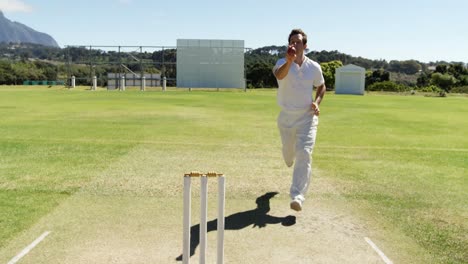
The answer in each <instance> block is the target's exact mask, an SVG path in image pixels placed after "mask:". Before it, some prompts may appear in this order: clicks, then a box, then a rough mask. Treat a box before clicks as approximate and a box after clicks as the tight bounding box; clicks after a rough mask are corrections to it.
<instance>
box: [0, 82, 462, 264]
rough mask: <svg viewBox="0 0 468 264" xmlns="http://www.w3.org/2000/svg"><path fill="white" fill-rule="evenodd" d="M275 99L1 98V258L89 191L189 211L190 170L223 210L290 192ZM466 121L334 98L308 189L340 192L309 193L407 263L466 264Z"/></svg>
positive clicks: (133, 94) (385, 100)
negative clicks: (219, 185) (220, 175)
mask: <svg viewBox="0 0 468 264" xmlns="http://www.w3.org/2000/svg"><path fill="white" fill-rule="evenodd" d="M275 96H276V92H275V90H253V91H247V92H246V93H245V92H242V91H221V92H216V91H193V92H188V91H185V90H169V91H167V92H160V91H157V92H156V91H149V92H139V91H136V90H133V91H132V90H129V91H126V92H118V91H112V92H110V91H105V90H99V91H96V92H91V91H89V90H86V89H84V88H76V89H74V90H67V89H64V88H39V87H21V86H19V87H11V86H4V87H0V112H1V117H0V250H1V249H2V248H4V247H6V246H7V245H8V244H9V243H10V241H11V240H12V239H14V238H15V237H17V236H19V235H20V234H21V233H22V232H25V231H26V230H27V229H29V228H31V227H32V226H33V225H34V224H35V223H36V222H38V221H39V220H40V219H41V218H42V217H44V216H46V215H47V214H49V213H51V212H52V211H53V210H54V209H55V208H57V207H58V206H60V205H61V204H62V203H64V202H65V201H66V200H68V199H70V197H73V196H74V195H75V194H76V193H77V192H80V191H86V192H88V193H94V194H99V195H108V196H121V197H132V196H136V197H153V198H154V197H155V198H176V199H178V198H180V200H181V199H182V198H181V197H182V196H181V193H180V192H178V191H177V190H178V187H180V184H181V176H182V175H183V173H184V172H187V171H190V170H201V171H207V170H218V171H223V172H225V173H227V174H228V175H231V176H232V177H233V178H234V179H233V180H231V182H230V183H231V184H232V185H231V187H230V188H228V190H227V199H244V198H245V199H250V198H252V197H256V195H257V194H258V193H259V192H260V193H262V192H267V191H271V190H272V189H279V190H280V191H282V192H284V193H287V191H288V186H282V185H281V184H282V181H281V182H280V181H279V180H278V179H276V178H277V177H278V176H284V177H286V178H287V177H290V175H289V174H288V175H282V174H285V172H284V169H283V168H282V163H281V160H280V142H279V135H278V131H277V128H276V116H277V114H278V111H279V109H278V107H277V106H276V97H275ZM467 113H468V98H467V97H447V98H436V97H423V96H400V95H385V94H371V95H366V96H336V95H334V94H327V95H326V97H325V99H324V101H323V104H322V106H321V117H320V126H319V132H318V138H317V144H316V148H315V150H314V164H313V166H314V173H315V174H314V180H313V182H312V185H314V181H316V180H318V181H319V182H327V183H328V184H329V185H328V186H331V188H330V189H321V190H318V191H315V192H314V191H311V192H310V194H309V196H310V197H311V199H312V197H314V198H313V199H318V198H320V199H324V200H327V201H333V200H340V201H341V202H343V203H344V204H346V205H347V206H349V207H350V208H352V209H353V211H354V212H356V213H357V214H358V215H359V216H360V218H362V219H364V221H365V222H366V223H368V224H369V226H372V227H374V229H376V230H381V232H380V233H379V235H380V236H381V237H384V236H388V235H389V234H390V236H391V234H392V233H393V232H398V233H399V234H400V235H399V236H395V237H405V239H407V240H410V241H414V242H415V245H416V247H418V249H417V250H414V249H411V248H403V246H402V245H405V244H404V243H403V244H402V245H398V244H399V243H398V242H399V241H390V240H384V241H385V242H384V247H385V248H387V249H388V251H389V252H390V253H392V254H393V255H394V259H396V260H400V261H399V262H402V263H415V262H416V263H417V262H419V261H418V260H420V263H427V261H430V262H433V263H466V262H467V261H468V254H467V252H468V238H467V234H468V221H467V219H468V203H467V201H468V173H467V169H468V118H467ZM129 157H131V158H132V159H131V160H130V159H129ZM149 157H151V158H149ZM145 159H148V162H147V163H143V164H144V165H143V166H144V168H141V166H142V165H141V163H142V162H141V161H144V160H145ZM138 160H139V161H140V163H137V161H138ZM125 161H128V162H127V163H125ZM132 162H133V163H132ZM119 164H121V165H119ZM129 164H130V165H129ZM132 164H135V165H134V166H132ZM103 172H105V173H103ZM103 175H104V176H103ZM257 175H261V176H260V177H256V176H257ZM162 179H166V180H165V181H164V183H163V182H162ZM286 182H288V180H287V181H286ZM233 185H234V187H232V186H233ZM278 185H280V186H278ZM175 186H177V187H175ZM228 186H229V185H228ZM320 199H318V201H320ZM401 251H407V253H406V254H405V253H404V252H403V253H401ZM420 251H422V252H423V253H422V255H417V254H416V255H412V256H411V257H408V256H410V255H411V254H412V253H411V252H420ZM398 254H401V256H397V255H398ZM423 255H424V256H429V257H423ZM428 258H429V259H428Z"/></svg>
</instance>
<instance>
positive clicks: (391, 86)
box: [367, 81, 410, 92]
mask: <svg viewBox="0 0 468 264" xmlns="http://www.w3.org/2000/svg"><path fill="white" fill-rule="evenodd" d="M367 90H368V91H383V92H404V91H409V90H410V88H409V87H408V86H405V85H402V84H397V83H394V82H392V81H385V82H377V83H373V84H371V85H369V86H368V87H367Z"/></svg>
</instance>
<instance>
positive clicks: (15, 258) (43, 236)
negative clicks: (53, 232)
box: [7, 231, 50, 264]
mask: <svg viewBox="0 0 468 264" xmlns="http://www.w3.org/2000/svg"><path fill="white" fill-rule="evenodd" d="M49 234H50V231H46V232H44V233H43V234H42V235H41V236H39V237H38V238H37V239H36V240H34V241H33V242H32V243H31V244H29V246H27V247H26V248H24V249H23V250H22V251H21V252H20V253H19V254H18V255H16V256H15V257H14V258H12V259H11V260H10V261H9V262H8V263H7V264H15V263H16V262H18V261H19V260H20V259H21V258H23V257H24V256H26V255H27V254H28V253H29V251H31V250H32V249H33V248H35V247H36V246H37V245H38V244H39V243H41V241H42V240H44V238H46V237H47V236H48V235H49Z"/></svg>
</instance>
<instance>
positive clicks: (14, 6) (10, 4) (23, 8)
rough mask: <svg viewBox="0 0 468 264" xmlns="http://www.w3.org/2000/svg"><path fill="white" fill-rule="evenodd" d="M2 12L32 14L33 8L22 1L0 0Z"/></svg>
mask: <svg viewBox="0 0 468 264" xmlns="http://www.w3.org/2000/svg"><path fill="white" fill-rule="evenodd" d="M0 10H1V11H3V12H31V11H32V10H33V8H32V6H30V5H28V4H25V3H24V2H23V1H21V0H0Z"/></svg>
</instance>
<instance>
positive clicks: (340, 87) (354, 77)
mask: <svg viewBox="0 0 468 264" xmlns="http://www.w3.org/2000/svg"><path fill="white" fill-rule="evenodd" d="M365 85H366V69H364V68H362V67H359V66H356V65H354V64H348V65H345V66H343V67H340V68H337V69H336V71H335V94H358V95H364V87H365Z"/></svg>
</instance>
